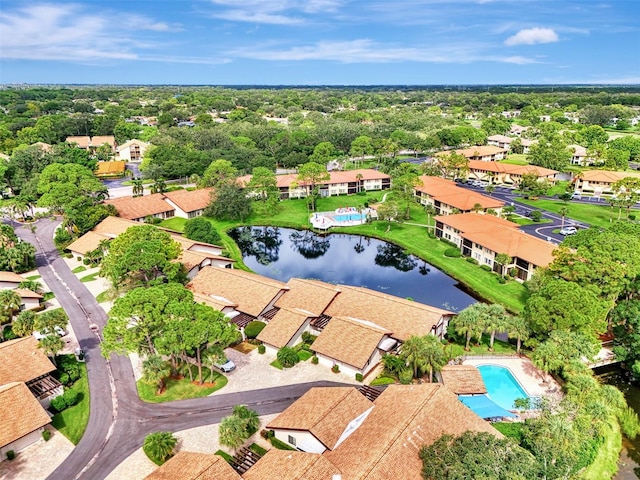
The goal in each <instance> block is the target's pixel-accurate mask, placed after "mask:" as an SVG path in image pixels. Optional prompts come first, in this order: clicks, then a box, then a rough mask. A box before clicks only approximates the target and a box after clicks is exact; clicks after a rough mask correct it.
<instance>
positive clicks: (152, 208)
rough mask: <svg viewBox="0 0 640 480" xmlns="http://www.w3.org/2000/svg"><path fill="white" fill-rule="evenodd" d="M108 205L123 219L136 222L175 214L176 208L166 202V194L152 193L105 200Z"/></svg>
mask: <svg viewBox="0 0 640 480" xmlns="http://www.w3.org/2000/svg"><path fill="white" fill-rule="evenodd" d="M104 203H106V204H107V205H113V206H114V207H115V208H116V210H117V211H118V215H120V216H121V217H122V218H126V219H130V220H135V219H137V218H145V217H146V216H148V215H157V214H159V213H166V212H174V211H175V208H173V207H172V206H171V205H169V204H168V203H167V202H166V201H165V200H164V194H162V193H152V194H151V195H143V196H142V197H135V198H134V197H119V198H110V199H108V200H105V202H104Z"/></svg>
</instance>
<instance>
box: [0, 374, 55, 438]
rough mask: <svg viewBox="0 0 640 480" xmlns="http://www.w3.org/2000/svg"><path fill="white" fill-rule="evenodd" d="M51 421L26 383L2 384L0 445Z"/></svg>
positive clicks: (0, 393)
mask: <svg viewBox="0 0 640 480" xmlns="http://www.w3.org/2000/svg"><path fill="white" fill-rule="evenodd" d="M49 423H51V419H50V418H49V415H47V412H45V411H44V409H43V408H42V406H41V405H40V403H39V402H38V400H36V398H35V397H34V396H33V394H32V393H31V392H30V391H29V389H28V388H27V386H26V385H25V384H24V383H22V382H11V383H8V384H6V385H2V386H0V447H4V446H5V445H8V444H10V443H11V442H14V441H15V440H18V439H19V438H22V437H24V436H25V435H28V434H29V433H31V432H33V431H34V430H38V429H39V428H41V427H44V426H45V425H47V424H49Z"/></svg>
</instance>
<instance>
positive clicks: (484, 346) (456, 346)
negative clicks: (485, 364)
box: [444, 335, 516, 358]
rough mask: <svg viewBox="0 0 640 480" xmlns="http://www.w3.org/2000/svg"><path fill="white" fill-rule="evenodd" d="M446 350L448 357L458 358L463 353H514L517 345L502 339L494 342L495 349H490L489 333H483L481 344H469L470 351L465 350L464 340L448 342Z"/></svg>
mask: <svg viewBox="0 0 640 480" xmlns="http://www.w3.org/2000/svg"><path fill="white" fill-rule="evenodd" d="M444 351H445V353H446V355H447V357H448V358H456V357H461V356H463V355H483V354H487V353H491V354H495V355H502V354H504V355H513V354H515V353H516V347H515V345H511V344H510V343H508V342H503V341H501V340H496V341H494V342H493V351H492V352H490V351H489V335H483V336H482V341H481V342H480V344H479V345H476V344H474V343H473V341H472V342H471V344H470V345H469V351H468V352H466V351H465V350H464V342H462V343H453V342H452V343H448V344H447V345H446V346H445V348H444Z"/></svg>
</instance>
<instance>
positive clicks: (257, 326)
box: [244, 320, 267, 338]
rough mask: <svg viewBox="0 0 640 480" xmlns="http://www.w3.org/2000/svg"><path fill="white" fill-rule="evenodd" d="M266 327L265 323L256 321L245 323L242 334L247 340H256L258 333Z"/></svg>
mask: <svg viewBox="0 0 640 480" xmlns="http://www.w3.org/2000/svg"><path fill="white" fill-rule="evenodd" d="M266 326H267V324H266V323H264V322H260V321H257V320H255V321H253V322H249V323H247V326H246V327H244V334H245V335H246V336H247V338H256V337H257V336H258V335H260V332H261V331H262V329H263V328H264V327H266Z"/></svg>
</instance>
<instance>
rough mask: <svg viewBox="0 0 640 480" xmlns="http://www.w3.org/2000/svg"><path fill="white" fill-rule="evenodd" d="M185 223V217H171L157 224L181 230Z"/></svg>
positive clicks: (177, 230)
mask: <svg viewBox="0 0 640 480" xmlns="http://www.w3.org/2000/svg"><path fill="white" fill-rule="evenodd" d="M185 223H187V219H186V218H181V217H173V218H169V219H168V220H163V221H162V222H160V224H159V225H158V226H160V227H162V228H168V229H169V230H175V231H176V232H182V231H183V230H184V224H185Z"/></svg>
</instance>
